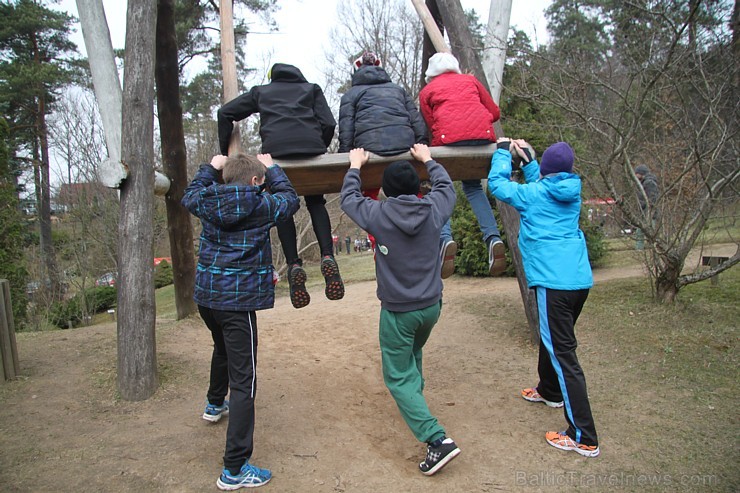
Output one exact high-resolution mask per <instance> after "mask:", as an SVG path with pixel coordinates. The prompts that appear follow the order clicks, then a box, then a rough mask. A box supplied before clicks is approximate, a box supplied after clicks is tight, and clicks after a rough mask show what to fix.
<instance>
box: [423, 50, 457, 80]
mask: <svg viewBox="0 0 740 493" xmlns="http://www.w3.org/2000/svg"><path fill="white" fill-rule="evenodd" d="M447 72H455V73H456V74H459V73H461V72H460V63H459V62H458V61H457V58H455V57H454V56H452V54H450V53H435V54H434V55H432V57H431V58H430V59H429V67H428V68H427V71H426V74H425V75H426V79H427V83H429V82H431V81H432V79H433V78H435V77H437V76H438V75H440V74H444V73H447Z"/></svg>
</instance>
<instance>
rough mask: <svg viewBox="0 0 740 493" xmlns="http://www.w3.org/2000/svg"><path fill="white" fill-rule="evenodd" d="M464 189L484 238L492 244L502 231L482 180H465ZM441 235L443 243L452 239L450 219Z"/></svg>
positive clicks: (487, 242) (443, 227)
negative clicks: (499, 228)
mask: <svg viewBox="0 0 740 493" xmlns="http://www.w3.org/2000/svg"><path fill="white" fill-rule="evenodd" d="M462 189H463V192H464V193H465V197H466V198H467V199H468V202H469V203H470V207H471V208H472V209H473V214H475V217H476V219H478V226H479V227H480V232H481V233H483V240H484V241H485V242H486V245H488V244H490V243H491V241H493V240H498V239H500V238H501V233H499V230H498V225H497V224H496V218H495V217H494V215H493V209H491V204H490V202H488V197H486V192H484V191H483V187H482V186H481V181H480V180H463V182H462ZM439 237H440V241H441V242H442V245H444V244H445V242H447V241H450V240H452V227H451V226H450V221H449V220H448V221H447V222H446V223H445V225H444V226H442V232H441V233H440V235H439Z"/></svg>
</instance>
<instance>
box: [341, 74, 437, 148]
mask: <svg viewBox="0 0 740 493" xmlns="http://www.w3.org/2000/svg"><path fill="white" fill-rule="evenodd" d="M428 141H429V139H428V136H427V128H426V125H425V124H424V119H423V118H422V117H421V114H420V113H419V110H417V109H416V105H415V104H414V101H413V100H412V99H411V97H409V95H408V94H407V93H406V91H405V90H404V89H403V88H402V87H401V86H399V85H398V84H394V83H393V82H391V78H390V77H389V76H388V73H386V71H385V70H383V69H382V68H381V67H375V66H371V65H365V66H363V67H361V68H360V69H359V70H358V71H357V72H355V73H354V74H353V75H352V88H351V89H350V90H349V91H347V93H346V94H345V95H344V96H342V101H341V105H340V107H339V152H349V151H350V150H352V149H354V148H356V147H363V148H364V149H365V150H368V151H370V152H374V153H375V154H379V155H383V156H391V155H394V154H400V153H402V152H406V151H408V150H409V148H410V147H412V146H413V145H414V144H418V143H422V144H426V143H427V142H428Z"/></svg>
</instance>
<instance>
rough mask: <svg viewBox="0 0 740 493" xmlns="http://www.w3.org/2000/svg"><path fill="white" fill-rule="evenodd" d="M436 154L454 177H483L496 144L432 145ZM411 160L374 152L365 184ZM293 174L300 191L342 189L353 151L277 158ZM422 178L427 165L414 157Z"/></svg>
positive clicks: (315, 192)
mask: <svg viewBox="0 0 740 493" xmlns="http://www.w3.org/2000/svg"><path fill="white" fill-rule="evenodd" d="M429 149H430V150H431V152H432V158H433V159H434V160H436V161H437V162H438V163H440V164H441V165H442V166H444V167H445V169H446V170H447V172H448V173H449V174H450V177H451V178H452V179H453V181H458V180H480V179H483V178H486V177H487V176H488V170H489V169H490V167H491V156H492V155H493V152H494V151H495V150H496V145H495V144H490V145H485V146H469V147H467V146H466V147H450V146H444V147H430V148H429ZM403 159H407V160H411V154H410V153H408V152H405V153H403V154H398V155H396V156H378V155H376V154H372V153H371V154H370V161H369V162H368V163H367V164H366V165H365V166H363V167H362V174H361V176H362V188H363V189H369V188H378V187H380V185H381V182H382V179H383V171H384V170H385V168H386V166H387V165H389V164H390V163H392V162H394V161H399V160H403ZM275 162H276V163H278V164H279V165H280V166H281V167H282V168H283V169H284V170H285V173H286V174H287V175H288V178H290V181H291V183H293V186H294V187H295V189H296V191H297V192H298V195H304V196H305V195H320V194H326V193H338V192H339V191H341V189H342V182H343V181H344V175H345V174H346V173H347V169H349V153H346V152H345V153H336V154H323V155H321V156H317V157H314V158H310V159H300V160H291V159H278V158H276V159H275ZM414 166H415V167H416V170H417V171H418V172H419V175H420V176H421V178H422V180H423V179H426V178H428V175H427V172H426V167H425V166H424V165H423V164H422V163H418V162H415V161H414Z"/></svg>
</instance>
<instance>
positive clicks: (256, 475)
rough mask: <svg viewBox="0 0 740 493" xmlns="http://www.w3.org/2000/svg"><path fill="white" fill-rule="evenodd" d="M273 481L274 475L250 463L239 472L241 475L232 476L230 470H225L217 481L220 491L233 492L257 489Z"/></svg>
mask: <svg viewBox="0 0 740 493" xmlns="http://www.w3.org/2000/svg"><path fill="white" fill-rule="evenodd" d="M270 479H272V473H271V472H270V471H269V470H268V469H260V468H259V467H257V466H253V465H252V464H250V463H249V462H245V463H244V465H243V466H242V468H241V469H240V470H239V474H238V475H236V476H232V474H231V472H229V470H228V469H226V468H224V470H223V471H222V472H221V476H219V478H218V480H217V481H216V486H217V487H218V489H219V490H224V491H232V490H238V489H239V488H256V487H258V486H262V485H263V484H267V483H269V482H270Z"/></svg>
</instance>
